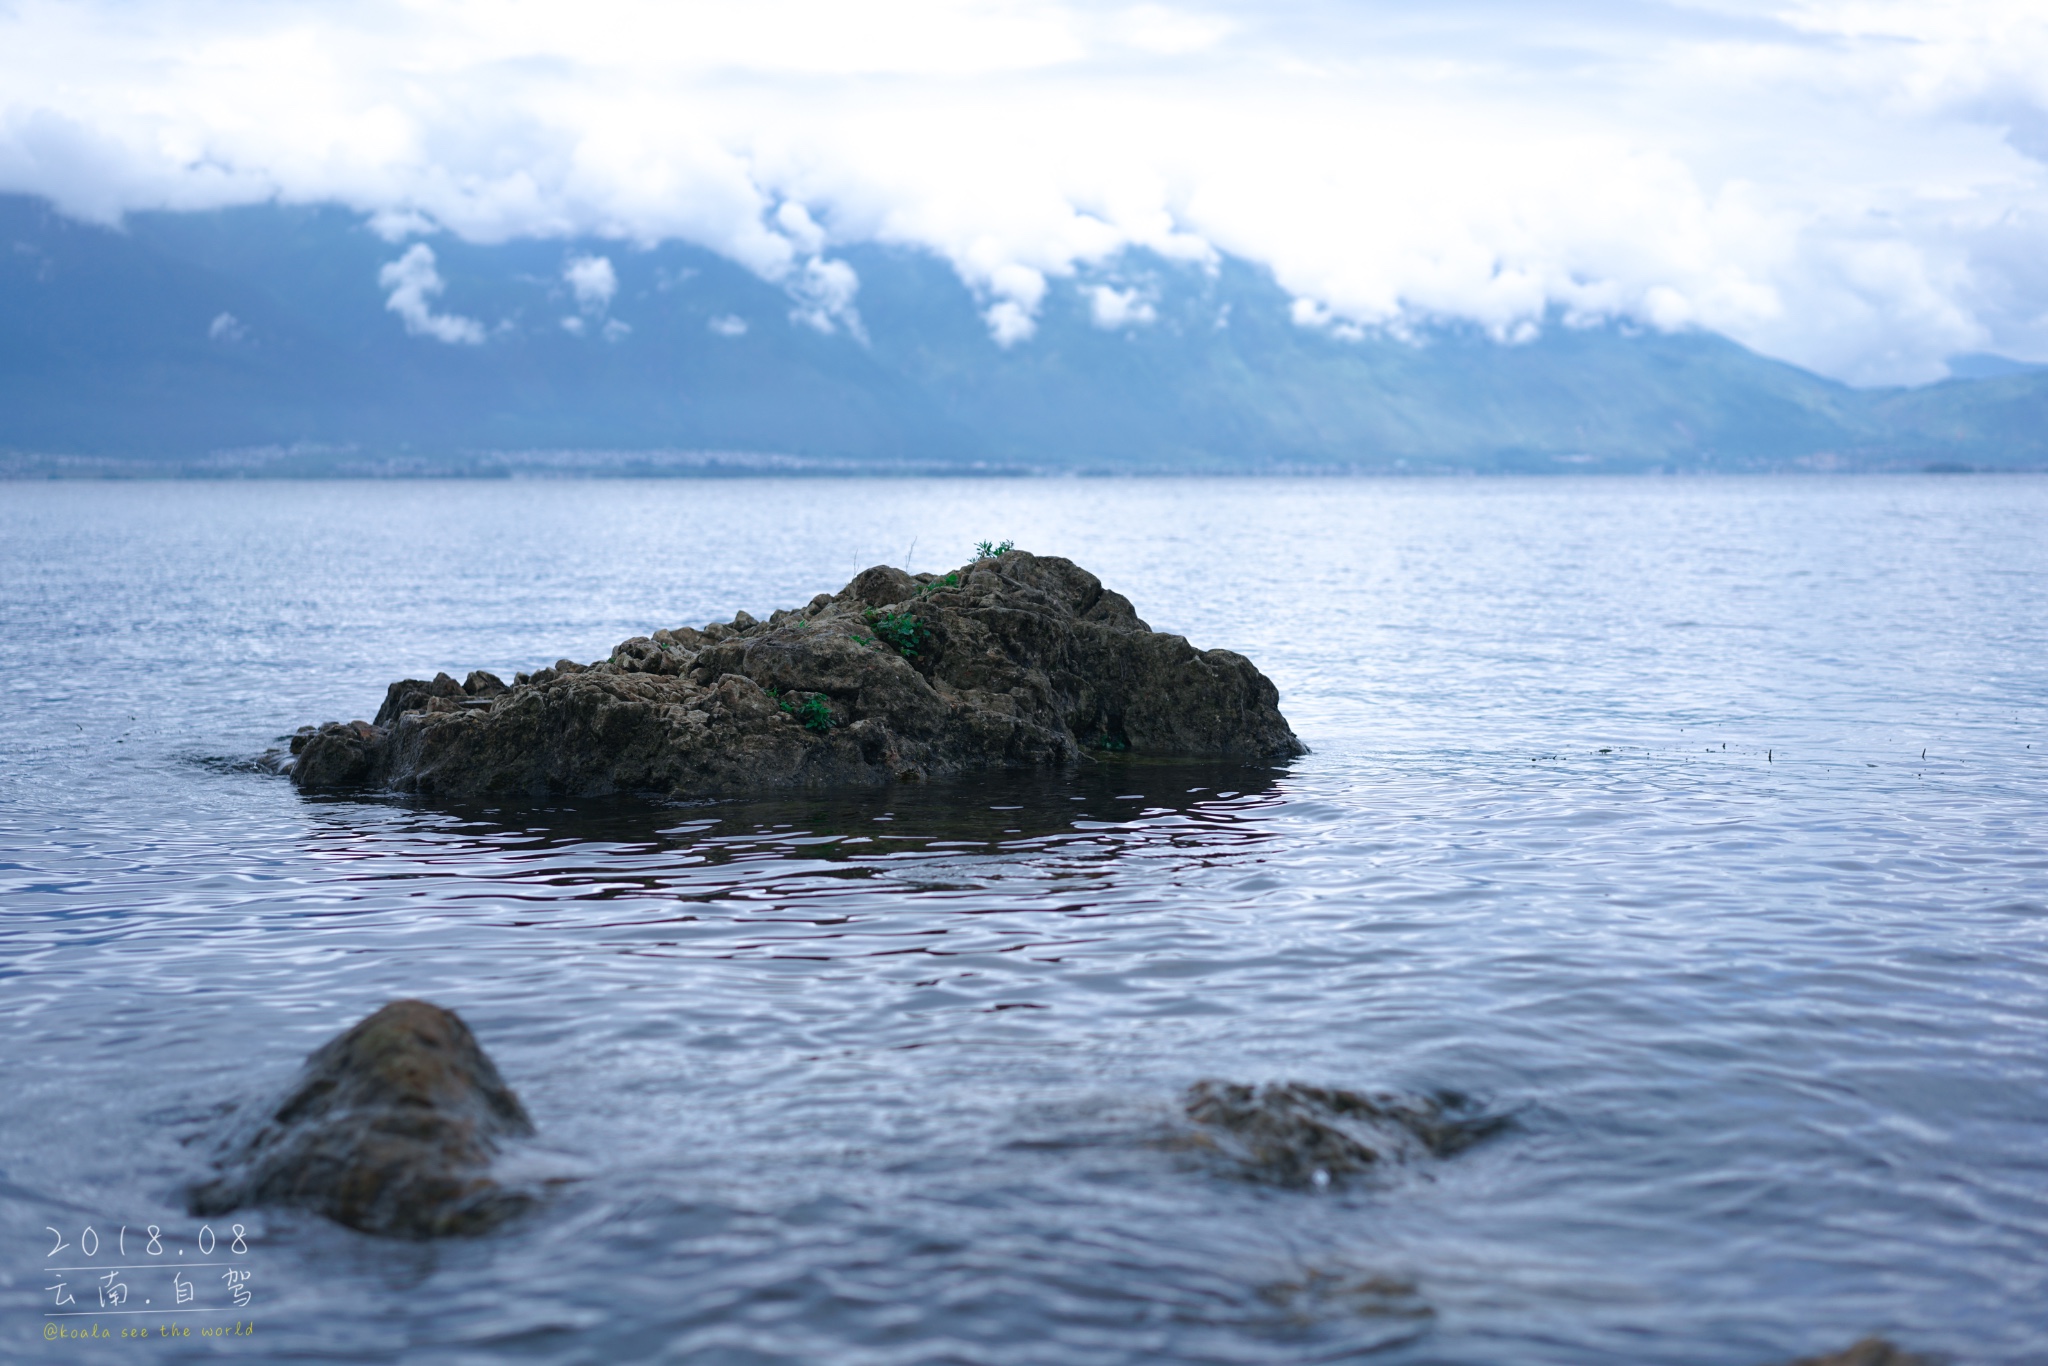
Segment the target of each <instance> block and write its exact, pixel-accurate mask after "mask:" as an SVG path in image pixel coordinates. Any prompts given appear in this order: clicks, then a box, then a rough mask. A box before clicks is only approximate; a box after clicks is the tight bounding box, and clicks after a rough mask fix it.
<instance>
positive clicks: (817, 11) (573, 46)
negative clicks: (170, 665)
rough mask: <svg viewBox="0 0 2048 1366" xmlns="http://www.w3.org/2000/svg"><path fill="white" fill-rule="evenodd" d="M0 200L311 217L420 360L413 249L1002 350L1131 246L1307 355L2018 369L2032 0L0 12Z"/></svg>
mask: <svg viewBox="0 0 2048 1366" xmlns="http://www.w3.org/2000/svg"><path fill="white" fill-rule="evenodd" d="M0 191H7V192H17V193H30V194H36V195H42V196H47V197H48V198H50V199H51V200H53V201H54V202H55V203H56V204H57V205H58V207H59V208H60V209H62V210H63V211H64V212H66V213H68V214H71V215H73V216H76V217H78V218H81V219H86V220H90V221H95V222H102V223H118V222H119V221H120V219H121V217H122V215H123V214H125V213H128V212H132V211H137V210H144V209H208V208H217V207H222V206H227V205H240V204H250V203H260V202H264V201H270V200H278V201H283V202H289V203H315V202H333V203H340V204H343V205H346V206H348V207H350V208H352V209H354V210H356V211H358V212H360V213H362V214H364V215H365V216H366V218H367V219H368V221H369V222H370V223H371V224H372V225H373V226H374V227H375V228H376V229H377V230H378V231H380V232H382V233H383V234H384V236H385V237H387V238H388V239H389V240H390V241H391V242H392V243H393V245H394V252H393V264H392V265H391V266H389V267H386V269H385V277H386V278H383V279H381V280H380V281H379V282H378V285H379V287H380V288H382V289H384V290H385V291H386V292H387V293H389V294H390V295H391V297H392V299H393V302H392V304H391V306H392V308H393V309H394V310H395V311H400V312H402V313H403V312H405V311H406V310H411V312H410V313H407V314H406V316H407V317H408V321H409V322H410V320H411V319H412V318H413V317H417V318H419V319H420V320H421V322H420V327H421V328H423V329H425V331H426V334H427V335H435V336H439V337H440V339H441V340H443V341H446V342H448V343H449V344H451V345H462V344H464V343H465V341H466V340H468V338H467V337H466V335H465V334H464V332H463V329H462V327H461V326H460V325H459V324H460V323H461V321H462V320H460V319H452V320H449V321H446V322H445V323H436V322H434V321H433V320H434V319H436V318H444V317H446V315H441V314H436V313H435V312H434V311H433V298H432V296H433V294H434V293H435V292H436V291H437V290H438V288H439V284H440V282H439V279H438V277H437V276H436V275H435V274H434V271H433V266H432V261H433V257H432V255H431V251H430V250H429V254H427V255H426V256H424V257H422V256H421V255H418V254H416V253H415V252H414V251H413V249H412V248H413V247H417V246H423V245H425V244H427V243H429V242H431V241H432V240H434V238H435V237H436V236H437V235H438V234H453V235H455V236H457V237H460V238H464V239H468V240H472V241H479V242H499V241H505V240H509V239H513V238H543V239H547V238H563V239H567V238H578V239H585V238H590V237H598V238H611V239H617V240H618V241H619V242H620V244H621V248H622V249H626V250H630V249H631V248H632V247H633V246H635V245H641V246H645V245H651V244H654V243H658V242H661V241H666V240H676V239H680V240H684V241H688V242H691V243H694V244H697V245H699V246H703V247H707V248H710V249H712V250H715V251H718V252H720V253H722V254H724V255H726V256H729V257H730V258H732V259H734V260H736V261H738V262H740V263H741V264H743V265H745V266H746V267H748V268H749V269H751V270H753V271H755V272H757V273H759V274H760V275H761V276H763V277H764V278H766V279H769V280H772V281H776V282H778V283H781V284H782V285H784V286H785V287H786V288H787V289H788V290H789V291H790V293H791V294H792V296H793V297H794V298H795V299H796V301H797V305H798V308H799V310H800V311H801V312H804V313H806V315H807V320H808V321H811V322H812V323H813V324H814V325H818V326H820V327H821V328H832V327H834V326H835V324H843V325H844V328H843V330H844V331H845V332H847V333H848V334H849V335H850V337H851V338H852V339H853V340H854V341H856V342H857V341H858V339H859V337H860V336H861V333H860V331H859V321H858V316H859V315H858V300H859V289H860V281H859V277H858V275H857V273H856V272H855V271H854V270H853V269H852V267H851V266H850V265H848V263H847V262H846V261H844V260H843V259H840V256H839V254H838V253H841V252H843V250H844V248H845V247H846V246H848V245H849V244H853V243H863V242H879V243H886V244H895V245H901V246H909V247H915V248H921V249H925V250H929V251H931V252H934V253H936V254H938V255H939V256H941V257H943V258H944V259H945V260H947V261H948V262H950V263H951V264H952V266H953V267H954V269H955V270H957V271H958V273H959V274H960V276H961V278H962V279H963V280H964V281H966V283H967V284H968V285H969V286H970V287H971V288H972V289H973V290H974V291H975V294H976V298H977V300H978V303H979V306H980V308H981V309H982V316H983V319H984V321H985V322H986V324H987V326H988V329H989V335H990V338H991V340H992V342H994V343H995V344H997V345H1003V346H1028V345H1030V344H1031V343H1032V340H1033V335H1034V332H1035V330H1036V327H1037V322H1038V319H1039V316H1040V313H1041V309H1042V304H1043V301H1044V299H1045V297H1046V293H1047V291H1048V290H1049V289H1051V288H1055V287H1061V286H1062V285H1063V283H1066V282H1072V283H1074V284H1076V285H1082V286H1085V287H1086V288H1088V289H1090V290H1092V291H1093V293H1092V296H1091V297H1092V307H1093V309H1094V316H1095V318H1096V321H1097V322H1098V323H1099V324H1101V325H1103V326H1110V327H1142V326H1145V325H1147V324H1148V323H1149V322H1150V321H1151V310H1150V309H1149V307H1148V306H1147V304H1146V301H1145V300H1144V299H1143V298H1142V297H1139V296H1137V295H1135V294H1133V293H1131V292H1130V291H1129V290H1120V289H1119V288H1118V287H1117V276H1116V269H1117V262H1118V261H1119V259H1120V257H1121V254H1122V253H1124V252H1126V251H1128V250H1130V249H1133V248H1139V249H1145V250H1148V251H1150V252H1153V253H1157V254H1160V255H1163V256H1165V257H1167V258H1170V259H1172V260H1175V261H1179V262H1182V263H1184V264H1185V265H1186V267H1187V268H1188V269H1192V270H1200V269H1206V268H1210V267H1212V266H1213V265H1214V264H1215V263H1216V262H1217V261H1218V260H1220V259H1221V258H1222V257H1224V256H1235V257H1240V258H1244V259H1246V260H1250V261H1253V262H1257V263H1259V264H1262V265H1264V266H1265V267H1267V268H1269V269H1270V270H1271V271H1272V273H1273V276H1274V278H1275V279H1276V280H1277V281H1278V283H1279V284H1280V286H1281V287H1282V288H1283V289H1285V290H1286V291H1287V292H1288V293H1289V294H1290V295H1291V296H1292V297H1293V299H1294V305H1293V316H1294V319H1295V321H1296V323H1298V324H1299V325H1300V326H1303V327H1306V328H1318V329H1326V330H1328V331H1330V332H1331V333H1332V334H1333V335H1335V336H1338V337H1343V338H1349V337H1359V336H1364V335H1367V334H1372V333H1385V334H1392V335H1396V336H1402V335H1415V334H1418V333H1419V332H1420V331H1421V330H1423V329H1426V328H1429V327H1432V326H1436V325H1441V324H1446V323H1465V324H1476V325H1479V326H1482V327H1484V328H1486V329H1488V330H1489V331H1490V332H1492V333H1493V334H1494V335H1495V336H1497V337H1499V338H1500V339H1502V340H1503V341H1504V342H1507V343H1513V342H1516V341H1519V340H1525V339H1527V338H1529V337H1530V336H1532V335H1535V334H1536V333H1537V332H1538V331H1539V330H1540V329H1541V328H1544V327H1557V326H1572V325H1578V324H1582V323H1588V322H1595V321H1622V322H1626V323H1630V324H1634V325H1639V326H1643V327H1652V328H1660V329H1666V330H1670V329H1678V328H1686V327H1699V328H1705V329H1709V330H1712V331H1716V332H1719V333H1722V334H1724V335H1726V336H1729V337H1731V338H1733V339H1735V340H1736V341H1739V342H1741V343H1743V344H1745V345H1747V346H1750V347H1753V348H1754V349H1756V350H1758V351H1761V352H1763V353H1764V354H1766V355H1770V356H1775V357H1778V358H1781V359H1784V360H1788V361H1792V362H1794V363H1796V364H1799V365H1802V366H1805V367H1807V368H1809V369H1813V370H1816V371H1819V372H1820V373H1823V374H1826V375H1830V376H1833V377H1836V378H1839V379H1843V380H1847V381H1850V382H1852V383H1858V384H1901V383H1922V382H1926V381H1929V380H1933V379H1938V378H1940V377H1942V376H1943V375H1944V374H1945V373H1946V361H1947V359H1948V358H1949V357H1951V356H1954V355H1958V354H1966V353H1977V352H1993V353H1998V354H2003V355H2007V356H2012V357H2015V358H2020V359H2026V360H2035V361H2048V3H2043V0H2018V2H2009V0H1981V2H1979V3H1972V2H1971V0H1952V2H1951V3H1918V2H1917V0H1789V2H1786V3H1766V2H1764V0H1697V2H1696V3H1658V2H1656V0H1644V2H1643V3H1616V2H1613V0H1607V2H1601V0H1589V2H1587V3H1574V4H1563V3H1544V2H1543V0H1524V2H1522V3H1512V2H1510V0H1429V3H1402V4H1395V3H1341V4H1340V3H1293V4H1289V3H1284V2H1279V0H1266V2H1265V3H1258V4H1236V3H1224V4H1194V5H1168V4H1150V3H1147V4H1138V5H1117V4H1108V5H1073V4H1062V3H1039V2H1037V0H988V2H987V3H946V2H944V0H901V2H900V3H885V2H877V3H871V4H866V5H849V4H846V3H844V0H828V2H820V0H744V2H742V0H729V2H726V3H691V2H690V0H659V2H658V3H642V0H577V3H574V4H562V3H544V2H542V0H491V3H482V0H363V2H361V3H352V4H348V5H338V4H337V5H325V4H319V3H305V4H289V5H288V4H280V3H240V2H239V0H192V2H191V3H180V4H167V3H161V0H120V2H119V3H106V2H95V0H66V3H61V4H60V3H45V2H43V0H28V2H27V3H13V2H11V0H0ZM408 243H409V244H411V245H409V246H408V245H404V244H408ZM408 261H409V262H410V263H411V264H409V265H408V264H406V263H407V262H408ZM583 269H584V272H585V278H584V280H583V281H582V283H580V284H578V285H577V289H578V297H579V298H595V297H596V296H597V295H598V294H602V293H604V292H605V290H606V288H607V281H608V280H609V278H610V272H611V267H610V265H609V264H608V263H607V264H606V266H605V268H604V270H603V272H599V271H598V269H597V267H596V266H595V265H588V266H585V267H584V268H583ZM437 327H438V328H439V329H440V331H438V332H437V331H435V329H436V328H437ZM443 334H445V335H443Z"/></svg>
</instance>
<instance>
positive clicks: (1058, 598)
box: [292, 550, 1305, 798]
mask: <svg viewBox="0 0 2048 1366" xmlns="http://www.w3.org/2000/svg"><path fill="white" fill-rule="evenodd" d="M480 678H481V679H488V680H489V682H490V683H494V684H495V683H497V682H498V680H496V679H495V678H491V677H490V676H489V675H479V674H471V675H470V682H469V683H468V684H457V683H456V682H455V680H454V679H453V678H451V677H449V676H448V675H447V674H445V673H444V674H441V675H438V676H437V677H435V678H434V679H433V680H432V681H431V682H423V681H421V680H419V679H404V680H401V681H400V682H397V683H394V684H392V685H391V686H390V688H389V689H388V690H387V692H386V695H385V699H384V705H383V707H382V708H381V709H380V710H379V711H378V713H377V718H376V721H375V723H374V725H373V726H371V727H370V729H371V730H372V731H374V732H375V734H374V735H368V736H366V735H365V734H363V733H362V731H360V730H357V729H351V728H334V727H327V726H323V727H321V728H320V729H319V730H318V731H316V732H313V733H311V734H310V735H309V736H307V738H306V739H305V741H304V743H303V744H302V745H301V746H300V750H299V754H298V757H297V759H296V761H295V762H294V764H293V767H292V779H293V781H294V782H296V783H298V784H299V786H301V787H304V788H326V787H347V786H367V785H375V786H385V787H390V788H395V789H397V790H400V791H407V792H417V793H421V794H424V795H430V796H436V797H443V798H463V797H475V796H496V795H512V796H518V795H530V796H541V795H547V794H560V795H601V794H607V793H613V792H635V791H638V792H655V793H664V794H668V795H674V796H714V795H723V794H738V793H746V792H767V791H774V790H779V789H790V788H822V787H834V786H862V785H870V786H872V785H880V784H886V783H896V782H907V781H917V780H920V779H926V778H936V777H943V776H948V775H952V774H956V773H965V772H973V771H978V770H986V769H993V768H1059V767H1062V766H1066V765H1072V764H1077V763H1086V762H1089V756H1090V754H1091V752H1097V753H1099V752H1108V753H1122V752H1129V753H1133V754H1141V755H1183V756H1213V757H1227V758H1232V759H1243V760H1259V759H1271V758H1276V757H1281V756H1286V755H1293V754H1300V753H1303V752H1305V747H1304V746H1303V745H1302V744H1301V742H1300V741H1299V740H1297V739H1296V738H1295V736H1294V733H1293V731H1292V730H1290V729H1289V728H1288V725H1287V721H1286V719H1285V718H1284V717H1283V716H1281V714H1280V710H1279V695H1278V693H1277V691H1276V690H1275V689H1274V687H1273V685H1272V683H1271V682H1270V681H1268V680H1267V679H1266V677H1265V676H1264V675H1263V674H1261V673H1260V672H1259V671H1258V670H1257V669H1256V668H1254V667H1253V666H1252V663H1251V661H1249V660H1247V659H1245V658H1244V657H1243V656H1242V655H1237V654H1233V653H1231V652H1230V651H1227V650H1206V651H1204V650H1197V649H1195V647H1194V646H1192V645H1190V644H1189V643H1188V642H1187V641H1186V640H1184V639H1182V638H1181V637H1179V636H1175V635H1168V634H1164V633H1162V632H1156V631H1153V630H1152V629H1151V628H1150V627H1148V626H1147V625H1146V624H1145V623H1144V622H1143V621H1141V620H1139V618H1138V616H1137V614H1136V612H1134V611H1133V610H1132V608H1131V605H1130V603H1129V602H1127V601H1125V600H1124V599H1123V598H1122V597H1120V596H1119V595H1117V594H1116V593H1113V592H1110V591H1108V590H1107V589H1105V588H1103V586H1102V584H1101V583H1100V582H1099V581H1098V580H1097V579H1096V578H1095V576H1094V575H1092V574H1090V573H1088V572H1087V571H1086V570H1084V569H1082V568H1080V567H1079V566H1077V565H1075V564H1073V563H1072V562H1071V561H1068V560H1063V559H1058V558H1054V557H1050V556H1037V555H1031V554H1027V553H1025V552H1023V551H1015V550H1013V551H1010V552H1008V553H1006V554H1004V555H1002V556H1000V557H996V558H992V559H985V560H980V561H977V562H976V563H974V564H971V565H968V566H966V567H964V568H962V569H960V570H958V571H956V572H954V573H951V574H947V575H944V576H937V575H932V574H919V575H915V576H912V575H909V574H905V573H904V572H903V571H901V570H898V569H891V568H887V567H877V568H874V569H869V570H867V571H866V572H864V573H862V574H860V575H859V576H858V577H856V578H855V579H854V580H853V582H851V583H850V584H848V585H847V586H846V587H845V588H844V589H842V590H840V592H838V593H837V594H832V595H827V594H822V593H821V594H819V595H818V596H817V597H815V598H813V599H812V600H811V602H810V603H809V605H807V606H805V607H804V608H802V609H799V610H793V611H791V610H785V611H779V612H776V613H774V614H773V615H772V616H771V617H770V619H769V620H768V621H765V622H764V621H759V620H756V619H755V618H754V617H753V616H752V615H750V614H748V613H746V612H741V613H739V614H738V615H737V616H735V617H734V618H733V620H732V621H731V622H729V623H727V622H712V623H709V624H707V625H706V626H705V627H704V628H703V629H702V630H695V629H692V628H690V627H678V628H672V629H668V630H661V631H656V632H654V633H653V634H652V635H648V636H635V637H634V638H632V639H631V640H627V641H624V642H622V643H621V644H620V645H619V646H618V647H617V648H616V649H615V650H613V651H612V653H611V654H610V656H608V657H607V658H605V659H603V660H600V661H597V662H596V663H594V664H591V665H587V666H586V665H582V664H577V663H575V662H574V661H571V660H566V659H564V660H558V661H556V663H555V664H554V665H553V666H552V667H551V668H544V669H540V670H537V671H535V672H534V673H533V674H532V675H531V676H523V675H522V676H521V677H520V681H516V682H515V683H514V684H513V685H512V686H511V687H510V688H504V687H503V685H502V684H498V687H497V688H492V687H489V686H487V685H479V679H480ZM799 705H802V706H803V707H804V710H803V712H802V714H801V715H799V713H798V710H797V709H798V706H799ZM360 724H361V723H358V725H360Z"/></svg>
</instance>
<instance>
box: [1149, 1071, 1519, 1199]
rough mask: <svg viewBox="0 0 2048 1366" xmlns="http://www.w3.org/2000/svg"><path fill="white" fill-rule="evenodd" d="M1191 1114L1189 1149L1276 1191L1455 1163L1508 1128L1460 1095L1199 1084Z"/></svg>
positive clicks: (1192, 1093) (1190, 1101) (1189, 1101)
mask: <svg viewBox="0 0 2048 1366" xmlns="http://www.w3.org/2000/svg"><path fill="white" fill-rule="evenodd" d="M1184 1108H1185V1110H1186V1113H1187V1117H1188V1118H1189V1119H1190V1120H1192V1121H1193V1122H1194V1123H1195V1125H1196V1126H1197V1127H1196V1129H1195V1130H1194V1131H1193V1132H1192V1133H1191V1134H1189V1135H1188V1136H1187V1139H1186V1140H1185V1141H1184V1143H1183V1144H1182V1146H1186V1147H1193V1148H1200V1149H1206V1150H1208V1151H1211V1152H1214V1153H1216V1154H1218V1155H1219V1156H1222V1157H1224V1158H1225V1159H1227V1160H1228V1161H1230V1162H1231V1164H1232V1165H1233V1166H1234V1167H1235V1168H1236V1169H1237V1171H1238V1173H1239V1174H1240V1175H1242V1176H1245V1177H1247V1178H1249V1179H1251V1180H1254V1181H1264V1182H1270V1183H1272V1184H1274V1185H1279V1186H1312V1187H1321V1186H1328V1185H1333V1184H1337V1185H1341V1184H1343V1183H1344V1182H1345V1181H1346V1180H1348V1179H1350V1178H1353V1177H1359V1176H1364V1175H1366V1174H1367V1173H1369V1172H1374V1171H1377V1170H1379V1169H1382V1168H1385V1167H1389V1166H1394V1165H1398V1164H1400V1163H1403V1162H1407V1161H1411V1160H1414V1159H1416V1158H1421V1157H1450V1156H1452V1155H1453V1154H1455V1153H1460V1152H1463V1151H1464V1150H1465V1149H1467V1148H1469V1147H1471V1146H1472V1145H1473V1144H1475V1143H1478V1142H1480V1141H1481V1140H1483V1139H1486V1138H1489V1137H1491V1136H1492V1135H1494V1134H1497V1133H1499V1132H1500V1131H1501V1130H1503V1129H1505V1128H1507V1127H1508V1121H1507V1120H1506V1119H1505V1118H1503V1117H1502V1116H1499V1115H1489V1114H1485V1113H1483V1112H1481V1111H1480V1110H1479V1109H1478V1108H1477V1107H1476V1106H1475V1105H1474V1104H1473V1103H1472V1102H1471V1100H1469V1099H1468V1098H1466V1097H1464V1096H1461V1095H1458V1094H1457V1093H1455V1092H1449V1091H1445V1092H1439V1093H1437V1094H1435V1095H1429V1096H1400V1095H1373V1096H1365V1095H1360V1094H1359V1093H1357V1092H1355V1091H1340V1090H1337V1089H1335V1088H1333V1087H1327V1086H1307V1085H1303V1084H1302V1083H1300V1082H1292V1081H1290V1082H1276V1083H1272V1084H1269V1085H1266V1086H1242V1085H1237V1084H1235V1083H1231V1082H1221V1081H1201V1082H1196V1083H1195V1084H1194V1085H1193V1086H1191V1087H1189V1088H1188V1092H1187V1096H1186V1098H1185V1102H1184Z"/></svg>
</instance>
